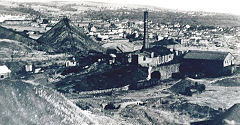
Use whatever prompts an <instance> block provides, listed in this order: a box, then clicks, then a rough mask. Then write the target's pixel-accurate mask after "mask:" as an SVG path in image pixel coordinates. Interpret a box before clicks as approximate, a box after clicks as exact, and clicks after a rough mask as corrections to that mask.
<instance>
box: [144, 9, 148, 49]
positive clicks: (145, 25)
mask: <svg viewBox="0 0 240 125" xmlns="http://www.w3.org/2000/svg"><path fill="white" fill-rule="evenodd" d="M148 48H149V43H148V11H144V35H143V49H148Z"/></svg>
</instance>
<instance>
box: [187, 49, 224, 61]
mask: <svg viewBox="0 0 240 125" xmlns="http://www.w3.org/2000/svg"><path fill="white" fill-rule="evenodd" d="M228 54H229V52H218V51H189V52H188V53H187V54H186V55H185V56H184V57H183V58H184V59H203V60H219V61H220V60H221V61H222V60H224V59H225V58H226V56H227V55H228Z"/></svg>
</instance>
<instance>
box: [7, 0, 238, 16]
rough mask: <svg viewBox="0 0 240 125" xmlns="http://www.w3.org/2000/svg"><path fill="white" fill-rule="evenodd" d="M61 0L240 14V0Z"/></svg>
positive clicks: (44, 0)
mask: <svg viewBox="0 0 240 125" xmlns="http://www.w3.org/2000/svg"><path fill="white" fill-rule="evenodd" d="M10 1H11V0H10ZM12 1H36V0H12ZM38 1H42V2H46V1H57V0H38ZM59 1H96V2H107V3H122V4H139V5H151V6H156V7H162V8H168V9H177V10H186V11H206V12H220V13H230V14H235V15H240V0H59Z"/></svg>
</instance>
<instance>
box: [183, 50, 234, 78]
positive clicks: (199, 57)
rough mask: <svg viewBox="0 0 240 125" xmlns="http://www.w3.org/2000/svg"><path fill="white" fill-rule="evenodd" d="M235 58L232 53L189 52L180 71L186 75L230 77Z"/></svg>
mask: <svg viewBox="0 0 240 125" xmlns="http://www.w3.org/2000/svg"><path fill="white" fill-rule="evenodd" d="M234 61H235V58H234V56H233V55H232V54H231V53H230V52H218V51H189V52H188V53H186V55H184V57H183V62H182V65H181V67H180V71H181V72H182V73H184V74H188V75H190V74H191V75H192V74H195V75H197V74H202V75H207V76H220V75H230V74H232V73H233V72H234V69H235V68H234Z"/></svg>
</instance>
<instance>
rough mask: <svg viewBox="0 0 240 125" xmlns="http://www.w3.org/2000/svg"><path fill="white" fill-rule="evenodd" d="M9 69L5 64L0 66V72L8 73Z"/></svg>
mask: <svg viewBox="0 0 240 125" xmlns="http://www.w3.org/2000/svg"><path fill="white" fill-rule="evenodd" d="M10 72H11V70H10V69H8V67H7V66H6V65H3V66H0V74H1V73H10Z"/></svg>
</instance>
